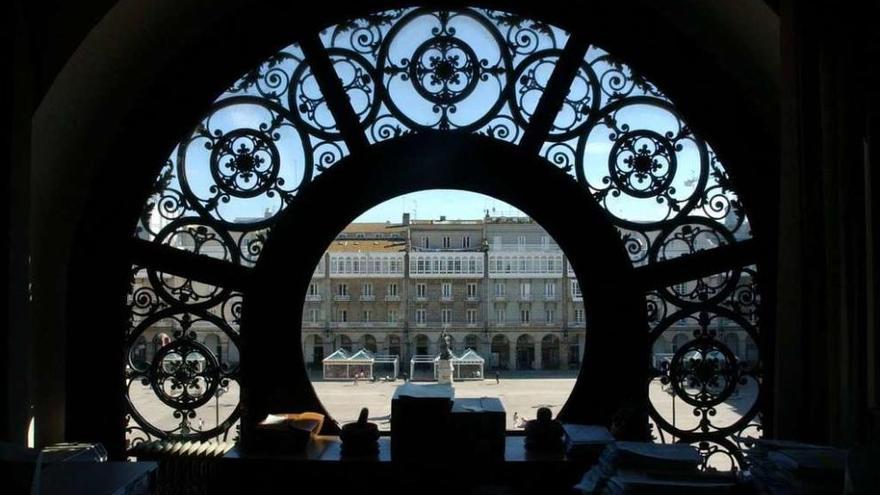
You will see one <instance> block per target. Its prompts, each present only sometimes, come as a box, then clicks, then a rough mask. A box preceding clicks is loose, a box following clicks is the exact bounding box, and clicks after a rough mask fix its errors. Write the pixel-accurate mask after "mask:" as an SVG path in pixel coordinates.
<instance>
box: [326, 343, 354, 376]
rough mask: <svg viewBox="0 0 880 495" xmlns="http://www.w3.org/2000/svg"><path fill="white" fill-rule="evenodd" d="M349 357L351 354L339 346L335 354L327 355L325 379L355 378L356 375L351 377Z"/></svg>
mask: <svg viewBox="0 0 880 495" xmlns="http://www.w3.org/2000/svg"><path fill="white" fill-rule="evenodd" d="M348 358H349V355H348V353H347V352H345V349H343V348H341V347H340V348H339V349H336V351H335V352H333V354H330V355H329V356H327V357H325V358H324V359H323V361H321V362H322V363H323V364H324V379H325V380H350V379H353V378H354V375H351V377H349V366H348Z"/></svg>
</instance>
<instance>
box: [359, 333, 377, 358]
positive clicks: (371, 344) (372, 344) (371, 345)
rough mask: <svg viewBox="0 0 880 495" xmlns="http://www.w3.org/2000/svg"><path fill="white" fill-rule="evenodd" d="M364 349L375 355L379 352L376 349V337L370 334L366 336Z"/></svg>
mask: <svg viewBox="0 0 880 495" xmlns="http://www.w3.org/2000/svg"><path fill="white" fill-rule="evenodd" d="M363 348H364V349H366V350H368V351H370V352H372V353H374V354H375V353H376V352H378V348H377V347H376V337H373V336H372V335H370V334H367V335H364V339H363Z"/></svg>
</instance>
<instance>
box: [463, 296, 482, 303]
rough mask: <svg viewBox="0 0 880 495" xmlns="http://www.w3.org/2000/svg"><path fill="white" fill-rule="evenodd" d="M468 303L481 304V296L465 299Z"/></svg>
mask: <svg viewBox="0 0 880 495" xmlns="http://www.w3.org/2000/svg"><path fill="white" fill-rule="evenodd" d="M465 300H466V301H467V302H479V301H480V296H467V298H466V299H465Z"/></svg>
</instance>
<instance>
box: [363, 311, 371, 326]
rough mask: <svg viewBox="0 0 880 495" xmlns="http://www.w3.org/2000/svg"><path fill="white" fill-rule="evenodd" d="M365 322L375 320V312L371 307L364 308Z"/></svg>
mask: <svg viewBox="0 0 880 495" xmlns="http://www.w3.org/2000/svg"><path fill="white" fill-rule="evenodd" d="M363 321H364V323H369V322H371V321H373V312H372V311H371V310H369V309H365V310H364V320H363Z"/></svg>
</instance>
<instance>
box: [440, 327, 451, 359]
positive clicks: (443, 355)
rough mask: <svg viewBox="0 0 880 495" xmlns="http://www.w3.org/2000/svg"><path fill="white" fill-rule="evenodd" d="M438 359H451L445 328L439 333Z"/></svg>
mask: <svg viewBox="0 0 880 495" xmlns="http://www.w3.org/2000/svg"><path fill="white" fill-rule="evenodd" d="M440 359H446V360H449V359H452V354H451V353H450V352H449V334H448V333H446V330H443V333H441V334H440Z"/></svg>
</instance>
